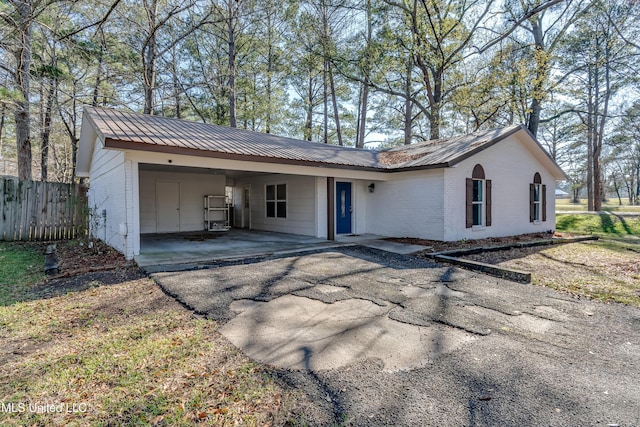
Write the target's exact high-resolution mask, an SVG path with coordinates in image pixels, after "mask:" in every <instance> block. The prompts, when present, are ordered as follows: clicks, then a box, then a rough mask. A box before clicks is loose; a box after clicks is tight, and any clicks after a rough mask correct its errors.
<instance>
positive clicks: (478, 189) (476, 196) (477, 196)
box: [473, 179, 482, 202]
mask: <svg viewBox="0 0 640 427" xmlns="http://www.w3.org/2000/svg"><path fill="white" fill-rule="evenodd" d="M473 201H474V202H481V201H482V181H481V180H479V179H474V180H473Z"/></svg>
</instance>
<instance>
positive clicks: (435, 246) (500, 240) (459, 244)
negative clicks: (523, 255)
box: [385, 232, 573, 252]
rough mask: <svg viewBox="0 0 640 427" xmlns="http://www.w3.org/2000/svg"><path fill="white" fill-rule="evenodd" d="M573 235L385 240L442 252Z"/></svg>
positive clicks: (538, 234)
mask: <svg viewBox="0 0 640 427" xmlns="http://www.w3.org/2000/svg"><path fill="white" fill-rule="evenodd" d="M571 236H573V235H572V234H570V233H558V232H556V233H554V234H551V233H531V234H521V235H519V236H510V237H490V238H487V239H473V240H456V241H454V242H442V241H439V240H427V239H417V238H413V237H389V238H387V239H385V240H389V241H392V242H398V243H408V244H410V245H422V246H429V247H430V248H431V249H429V250H428V251H429V252H441V251H449V250H454V249H470V248H475V247H481V246H498V245H506V244H510V243H522V242H532V241H536V240H547V239H549V240H550V239H554V238H555V239H557V238H561V237H571Z"/></svg>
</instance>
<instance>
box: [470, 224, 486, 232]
mask: <svg viewBox="0 0 640 427" xmlns="http://www.w3.org/2000/svg"><path fill="white" fill-rule="evenodd" d="M486 228H487V227H486V226H484V225H474V226H473V227H471V231H482V230H484V229H486Z"/></svg>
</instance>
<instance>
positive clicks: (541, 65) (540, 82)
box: [527, 16, 548, 136]
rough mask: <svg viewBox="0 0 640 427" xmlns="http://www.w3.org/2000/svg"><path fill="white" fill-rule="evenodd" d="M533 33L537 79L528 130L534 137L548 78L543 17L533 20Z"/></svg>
mask: <svg viewBox="0 0 640 427" xmlns="http://www.w3.org/2000/svg"><path fill="white" fill-rule="evenodd" d="M531 32H532V33H533V41H534V49H535V50H534V52H535V55H534V60H535V62H536V77H535V80H534V84H533V93H532V94H531V106H530V108H529V109H530V113H529V117H528V120H527V122H528V123H527V128H528V129H529V132H531V133H532V134H533V136H537V134H538V126H539V125H540V113H541V112H542V98H543V95H544V94H543V89H544V88H543V86H544V83H545V81H546V78H547V68H548V61H547V58H546V56H545V51H544V34H543V32H542V16H535V17H533V18H532V19H531Z"/></svg>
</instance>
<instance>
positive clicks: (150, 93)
mask: <svg viewBox="0 0 640 427" xmlns="http://www.w3.org/2000/svg"><path fill="white" fill-rule="evenodd" d="M145 9H146V12H147V20H148V24H149V38H148V40H147V43H146V45H145V46H144V47H143V54H142V68H143V78H144V114H153V113H154V111H153V109H154V94H155V88H156V61H157V54H158V46H157V40H156V31H157V27H156V21H157V17H158V1H157V0H152V1H151V6H150V7H149V6H148V5H147V3H146V1H145Z"/></svg>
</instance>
